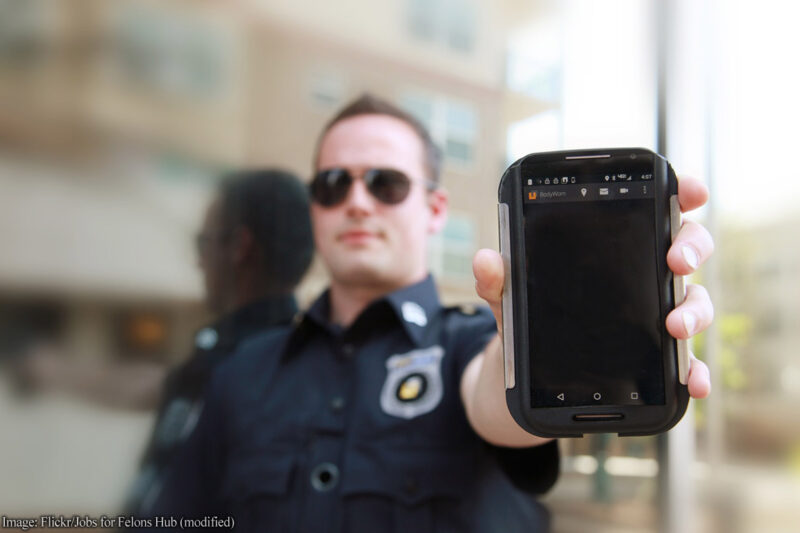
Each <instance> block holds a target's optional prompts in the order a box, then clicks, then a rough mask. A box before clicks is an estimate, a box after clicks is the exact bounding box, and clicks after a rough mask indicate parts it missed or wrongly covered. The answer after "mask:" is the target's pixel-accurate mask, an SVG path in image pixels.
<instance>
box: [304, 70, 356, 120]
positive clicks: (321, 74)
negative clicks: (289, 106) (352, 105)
mask: <svg viewBox="0 0 800 533" xmlns="http://www.w3.org/2000/svg"><path fill="white" fill-rule="evenodd" d="M346 93H347V84H346V83H345V80H344V78H343V77H342V76H341V75H339V74H338V73H336V72H334V71H332V70H330V69H320V70H316V71H313V72H311V73H310V74H309V81H308V95H309V98H310V99H311V104H312V105H313V106H314V107H315V108H317V109H319V110H320V111H323V112H325V113H330V112H332V111H333V110H336V109H338V108H339V107H340V106H341V105H342V104H343V103H344V99H345V95H346Z"/></svg>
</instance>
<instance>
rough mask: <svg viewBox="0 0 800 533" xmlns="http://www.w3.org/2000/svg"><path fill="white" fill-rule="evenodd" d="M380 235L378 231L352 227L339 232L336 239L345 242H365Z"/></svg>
mask: <svg viewBox="0 0 800 533" xmlns="http://www.w3.org/2000/svg"><path fill="white" fill-rule="evenodd" d="M379 237H380V235H379V233H378V232H375V231H367V230H363V229H352V230H348V231H344V232H342V233H340V234H339V236H338V238H337V240H338V241H339V242H343V243H345V244H365V243H367V242H370V241H372V240H374V239H378V238H379Z"/></svg>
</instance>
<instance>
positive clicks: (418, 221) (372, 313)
mask: <svg viewBox="0 0 800 533" xmlns="http://www.w3.org/2000/svg"><path fill="white" fill-rule="evenodd" d="M315 168H316V175H315V177H314V178H313V181H312V183H311V195H312V205H311V218H312V222H313V228H314V240H315V244H316V246H317V250H318V251H319V253H320V255H321V257H322V259H323V261H324V262H325V264H326V266H327V268H328V271H329V272H330V278H331V280H330V287H329V289H328V290H327V291H326V292H325V293H324V294H322V296H320V297H319V299H318V300H317V301H316V302H315V303H314V304H313V305H312V306H311V307H310V309H309V310H308V312H306V313H305V315H304V316H303V318H302V320H300V321H299V322H298V323H297V324H296V325H294V326H293V327H290V328H285V329H281V330H274V331H272V332H270V333H268V334H265V335H263V336H260V337H259V338H257V339H254V340H252V341H251V342H248V343H247V344H246V345H245V346H244V347H243V348H242V349H241V350H240V351H239V353H237V354H236V356H235V357H234V358H232V359H231V360H230V361H229V362H228V363H227V364H226V365H224V368H221V369H220V371H219V373H218V374H217V375H216V376H215V379H214V380H213V383H212V386H211V387H210V390H209V394H208V397H207V398H208V399H207V401H208V404H207V407H206V409H205V410H204V413H203V417H202V420H201V421H200V423H199V426H198V429H197V432H196V434H195V435H194V436H193V438H192V441H191V443H190V445H189V446H187V453H186V454H185V455H183V456H182V458H181V461H180V462H179V463H178V464H177V465H176V469H175V470H174V471H173V473H172V475H171V476H170V483H169V490H167V491H166V492H165V494H164V498H163V499H162V500H161V501H160V506H159V508H158V510H159V512H161V513H174V514H180V515H183V516H186V515H190V516H207V515H231V516H233V517H234V519H235V521H236V528H237V529H238V530H241V531H301V532H315V533H320V532H361V531H363V532H370V533H372V532H376V531H380V532H384V531H414V532H420V533H424V532H428V531H448V532H449V531H503V532H514V531H528V532H529V531H538V530H546V529H547V527H548V517H547V513H546V511H545V510H544V509H543V507H542V506H540V504H538V502H537V501H536V498H535V494H537V493H541V492H543V491H545V490H547V489H548V488H549V487H550V486H551V485H552V484H553V483H554V481H555V479H556V477H557V474H558V450H557V447H556V443H555V442H554V441H552V440H550V439H544V438H540V437H535V436H533V435H530V434H528V433H527V432H525V431H523V430H522V429H521V428H519V426H517V424H516V423H515V422H514V421H513V419H512V417H511V415H510V414H509V412H508V410H507V408H506V405H505V395H504V385H503V368H502V354H501V346H500V343H499V340H498V336H497V331H498V329H497V328H498V323H499V317H500V315H499V305H500V297H501V290H502V282H503V270H502V269H503V267H502V261H501V259H500V257H499V255H498V254H497V253H496V252H493V251H490V250H482V251H480V252H479V253H478V254H477V255H476V257H475V260H474V264H473V269H474V272H475V275H476V279H477V284H476V286H477V290H478V293H479V295H480V296H482V297H483V298H484V299H486V301H487V302H488V303H489V304H490V308H491V309H492V310H493V311H494V313H492V312H491V311H489V310H488V309H485V308H480V309H477V310H468V309H462V308H447V307H443V306H442V305H441V303H440V302H439V300H438V297H437V294H436V287H435V284H434V281H433V279H432V278H431V277H430V276H429V275H428V274H427V271H426V236H427V235H429V234H432V233H435V232H437V231H438V230H440V229H441V228H442V226H443V225H444V223H445V218H446V214H447V203H448V201H447V194H446V192H445V191H444V190H443V189H442V188H441V187H440V185H439V182H438V178H439V153H438V152H437V150H436V149H435V147H434V145H433V143H432V142H431V140H430V137H429V136H428V133H427V132H426V131H425V129H424V128H423V127H422V126H421V125H420V124H419V123H418V122H417V121H415V120H414V119H413V118H411V117H410V116H408V115H407V114H405V113H404V112H403V111H401V110H399V109H397V108H395V107H394V106H392V105H391V104H389V103H386V102H384V101H381V100H378V99H376V98H373V97H369V96H365V97H362V98H360V99H358V100H357V101H355V102H354V103H352V104H350V105H349V106H347V107H346V108H345V109H344V110H343V111H341V112H340V113H339V114H338V115H337V116H336V117H335V118H334V119H333V120H332V121H331V122H330V123H329V125H328V126H327V127H326V128H325V130H324V131H323V134H322V136H321V139H320V141H319V145H318V147H317V154H316V161H315ZM680 193H681V201H682V205H683V206H684V208H692V207H696V206H698V205H701V204H702V203H703V202H704V200H705V193H704V189H703V187H702V185H700V184H698V183H697V182H694V181H691V180H684V181H682V182H681V191H680ZM698 228H699V226H697V227H694V226H692V227H691V228H690V231H689V232H683V233H682V234H681V236H680V237H678V239H677V240H676V244H678V245H686V246H691V247H692V249H693V250H694V251H696V257H697V258H698V261H696V262H695V263H694V264H692V263H691V262H690V263H688V264H687V262H686V261H684V257H683V256H681V255H680V253H679V254H678V255H677V256H674V255H672V252H671V255H670V258H669V260H670V265H671V267H672V268H673V270H675V271H676V272H679V273H683V274H685V273H687V272H688V271H690V270H692V269H693V268H694V267H696V266H697V262H700V261H702V259H704V258H705V257H706V256H707V254H708V253H710V246H711V242H710V239H709V238H708V236H707V233H705V232H704V230H702V228H699V229H698ZM674 313H677V315H674V316H673V315H671V318H670V321H669V323H668V327H669V328H670V332H671V333H672V334H673V335H675V336H677V337H682V338H685V337H687V336H690V335H691V334H693V333H695V332H697V331H699V330H701V329H703V328H704V327H706V325H707V323H708V321H709V319H710V313H711V304H710V301H709V300H708V297H707V295H706V294H705V293H704V292H703V291H702V290H699V289H696V288H695V289H692V290H690V291H689V298H688V299H687V302H686V303H685V304H684V305H682V306H681V307H680V308H679V309H677V310H676V311H675V312H674ZM681 313H692V316H693V320H694V321H693V322H692V323H691V325H692V327H691V328H685V327H684V325H683V324H684V321H682V320H680V316H681ZM676 318H677V321H676ZM690 320H691V319H690ZM686 329H689V331H688V332H687V331H686ZM690 381H691V382H690V390H691V392H692V393H693V394H694V395H695V396H703V395H705V394H707V392H708V387H709V381H708V374H707V370H706V368H705V367H704V366H703V365H702V364H701V363H697V362H695V365H694V366H693V370H692V373H691V376H690Z"/></svg>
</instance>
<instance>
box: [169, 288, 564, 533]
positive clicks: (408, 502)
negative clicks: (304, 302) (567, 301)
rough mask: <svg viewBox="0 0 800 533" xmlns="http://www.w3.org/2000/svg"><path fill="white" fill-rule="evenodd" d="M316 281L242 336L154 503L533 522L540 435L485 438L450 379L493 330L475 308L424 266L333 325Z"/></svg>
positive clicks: (302, 515) (415, 527)
mask: <svg viewBox="0 0 800 533" xmlns="http://www.w3.org/2000/svg"><path fill="white" fill-rule="evenodd" d="M328 317H329V305H328V295H327V293H326V294H323V295H322V296H321V297H320V298H319V299H318V300H317V301H316V303H314V305H313V306H312V307H311V308H310V309H309V311H308V312H307V313H306V314H305V316H304V317H303V318H302V320H300V321H299V322H298V323H297V324H296V326H295V327H293V328H283V329H277V330H274V331H272V332H270V333H268V334H264V335H262V336H259V337H258V338H256V339H253V340H252V341H250V342H248V343H247V344H246V345H245V346H244V347H243V348H242V349H240V350H239V352H238V353H237V354H236V355H235V356H234V357H233V358H231V359H230V360H229V361H227V362H226V363H225V364H224V365H223V366H222V367H220V369H219V371H218V372H217V373H216V374H215V376H214V379H213V380H212V385H211V387H210V389H209V391H208V394H207V402H206V408H205V409H204V410H203V415H202V417H201V420H200V422H199V424H198V427H197V430H196V431H195V433H194V435H193V436H192V438H191V439H190V441H189V442H188V444H187V448H188V449H187V450H186V453H184V454H183V455H182V457H181V460H180V461H179V462H177V463H176V465H175V469H174V471H173V472H172V475H171V477H170V481H169V483H168V484H167V487H166V488H165V492H164V493H163V495H162V499H161V501H160V502H159V506H158V508H157V512H156V513H155V514H169V515H173V516H178V515H180V516H197V517H204V516H210V515H217V516H221V517H224V516H227V515H231V516H233V517H234V519H235V521H236V522H235V523H236V530H238V531H270V532H272V531H292V532H295V531H296V532H313V533H326V532H331V533H334V532H369V533H375V532H393V531H398V532H400V531H414V532H415V533H425V532H429V531H446V532H451V531H452V532H456V531H458V532H464V531H501V532H503V533H508V532H514V531H526V532H531V531H541V530H545V529H547V525H548V515H547V512H546V510H545V509H544V508H543V507H542V506H541V505H540V504H539V503H538V502H537V501H536V497H535V493H540V492H544V491H545V490H547V489H548V488H549V487H550V486H551V485H552V484H553V483H554V482H555V479H556V477H557V475H558V449H557V446H556V443H555V442H551V443H548V444H546V445H544V446H538V447H534V448H528V449H524V450H511V449H501V448H496V447H492V446H489V445H487V444H486V443H485V442H484V441H482V440H481V439H480V438H479V437H478V436H477V435H476V434H475V432H474V431H473V430H472V428H471V426H470V424H469V422H468V421H467V417H466V413H465V411H464V407H463V404H462V402H461V397H460V392H459V385H460V380H461V375H462V373H463V371H464V369H465V367H466V366H467V364H468V363H469V362H470V361H471V360H472V358H473V357H475V356H476V355H477V354H479V353H480V352H481V351H482V350H483V349H484V347H485V346H486V344H487V343H488V341H489V340H490V339H491V338H492V337H493V336H494V335H495V334H496V325H495V321H494V318H493V317H492V315H491V313H490V312H489V311H488V309H486V308H478V309H475V310H473V311H467V312H465V311H464V310H463V309H462V308H445V307H442V306H441V304H440V303H439V300H438V297H437V294H436V288H435V286H434V283H433V280H432V279H431V278H430V277H429V278H427V279H426V280H424V281H422V282H420V283H418V284H415V285H412V286H409V287H406V288H404V289H402V290H399V291H397V292H394V293H391V294H389V295H387V296H385V297H384V298H382V299H379V300H377V301H375V302H373V303H372V304H371V305H369V306H368V307H367V308H366V309H365V310H364V311H363V312H362V314H361V315H360V316H359V317H358V318H357V319H356V320H355V322H354V323H353V324H352V325H351V326H350V327H348V328H347V329H342V328H340V327H337V326H336V325H333V324H331V323H330V321H329V318H328Z"/></svg>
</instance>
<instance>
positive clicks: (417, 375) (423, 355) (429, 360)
mask: <svg viewBox="0 0 800 533" xmlns="http://www.w3.org/2000/svg"><path fill="white" fill-rule="evenodd" d="M442 357H444V349H443V348H442V347H441V346H431V347H429V348H423V349H420V350H413V351H411V352H408V353H404V354H399V355H393V356H391V357H390V358H389V359H387V360H386V371H387V375H386V381H384V383H383V388H382V389H381V409H383V411H384V412H385V413H386V414H388V415H392V416H397V417H400V418H405V419H411V418H414V417H417V416H419V415H424V414H425V413H429V412H431V411H433V410H434V409H435V408H436V406H437V405H439V402H441V401H442V395H443V392H444V387H443V384H442Z"/></svg>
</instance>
